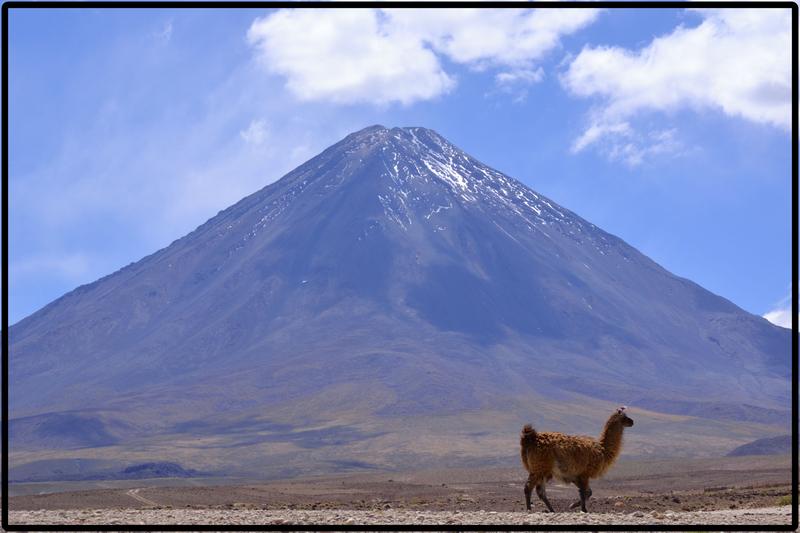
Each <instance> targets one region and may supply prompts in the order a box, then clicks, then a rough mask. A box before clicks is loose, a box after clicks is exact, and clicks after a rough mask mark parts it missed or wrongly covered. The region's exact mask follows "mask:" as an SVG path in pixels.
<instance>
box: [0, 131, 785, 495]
mask: <svg viewBox="0 0 800 533" xmlns="http://www.w3.org/2000/svg"><path fill="white" fill-rule="evenodd" d="M9 354H10V376H9V377H10V381H9V383H10V404H9V405H10V409H11V417H12V420H11V458H12V470H13V465H15V464H16V465H23V464H24V465H28V466H27V467H26V468H27V469H28V470H30V465H32V464H39V463H42V462H43V461H44V459H43V458H44V457H47V460H48V461H52V460H53V459H52V458H53V457H63V458H64V460H71V459H74V458H87V459H97V460H99V459H98V458H108V457H111V456H113V457H114V458H115V459H114V460H119V461H123V462H124V461H128V463H130V461H132V460H133V458H134V457H136V458H139V459H141V457H142V453H144V452H143V450H147V454H146V455H147V461H148V462H152V461H168V462H171V463H176V464H180V465H183V467H186V468H195V469H198V470H204V471H219V472H226V473H229V472H242V471H249V472H252V471H253V469H259V470H258V471H259V472H262V473H264V474H265V475H275V476H277V475H293V474H298V473H319V472H322V471H328V470H339V469H360V468H403V467H406V466H409V465H415V466H422V465H427V464H430V465H437V466H442V465H465V464H500V463H503V464H505V463H506V462H508V463H510V464H511V463H513V464H516V463H514V462H515V461H518V457H517V455H516V454H517V449H516V438H517V437H516V435H517V433H518V431H519V427H521V424H522V423H523V422H526V421H533V422H534V424H535V425H537V426H540V427H547V428H549V429H557V430H569V431H582V432H588V433H596V432H597V430H599V425H600V424H601V423H602V421H603V420H604V419H605V417H606V416H607V413H608V411H609V409H610V408H612V407H616V405H618V404H621V403H626V404H628V405H629V406H630V409H631V412H633V413H636V414H637V416H636V417H635V418H636V420H637V427H636V428H635V431H631V432H630V436H629V437H627V438H628V439H629V446H628V447H627V448H626V449H627V450H629V452H630V453H631V454H634V455H653V454H656V455H658V454H690V455H691V454H694V455H697V454H700V455H702V454H713V453H720V454H722V453H725V452H727V451H729V450H731V449H733V448H735V447H736V446H738V445H740V444H743V443H745V442H749V441H752V440H753V439H755V438H761V437H765V436H771V435H780V434H785V433H786V428H787V427H788V423H789V421H790V417H789V405H790V403H789V398H790V391H791V388H790V371H791V340H790V332H789V331H788V330H786V329H783V328H779V327H777V326H774V325H772V324H770V323H769V322H767V321H766V320H764V319H763V318H761V317H758V316H754V315H752V314H749V313H747V312H745V311H743V310H742V309H740V308H739V307H737V306H736V305H734V304H733V303H731V302H730V301H728V300H726V299H725V298H722V297H720V296H717V295H715V294H712V293H711V292H709V291H707V290H705V289H703V288H702V287H700V286H699V285H697V284H695V283H693V282H691V281H689V280H687V279H683V278H680V277H678V276H675V275H673V274H671V273H670V272H668V271H667V270H665V269H664V268H662V267H661V266H659V265H658V264H656V263H655V262H653V261H652V260H651V259H649V258H647V257H646V256H644V255H643V254H642V253H640V252H639V251H637V250H636V249H635V248H633V247H632V246H630V245H628V244H626V243H625V242H624V241H623V240H621V239H620V238H618V237H615V236H613V235H611V234H609V233H607V232H605V231H603V230H602V229H600V228H598V227H596V226H595V225H594V224H591V223H590V222H587V221H586V220H584V219H582V218H581V217H579V216H578V215H576V214H575V213H573V212H571V211H569V210H568V209H565V208H563V207H561V206H560V205H558V204H557V203H556V202H554V201H553V200H550V199H549V198H546V197H545V196H543V195H541V194H538V193H536V192H534V191H533V190H531V189H529V188H528V187H526V186H525V185H523V184H522V183H521V182H519V181H517V180H515V179H513V178H511V177H508V176H506V175H504V174H502V173H500V172H498V171H496V170H494V169H492V168H490V167H489V166H487V165H485V164H483V163H481V162H480V161H477V160H476V159H474V158H473V157H471V156H469V155H468V154H466V153H464V152H463V151H461V150H460V149H459V148H457V147H456V146H454V145H452V144H451V143H450V142H448V141H447V140H446V139H445V138H443V137H442V136H440V135H439V134H437V133H436V132H434V131H432V130H429V129H425V128H391V129H389V128H385V127H382V126H372V127H369V128H366V129H364V130H361V131H358V132H356V133H353V134H351V135H349V136H347V137H346V138H345V139H343V140H342V141H340V142H338V143H337V144H335V145H333V146H331V147H330V148H328V149H326V150H325V151H323V152H322V153H320V154H319V155H317V156H316V157H314V158H313V159H310V160H309V161H307V162H306V163H304V164H302V165H301V166H299V167H298V168H296V169H295V170H293V171H292V172H290V173H289V174H287V175H285V176H284V177H283V178H281V179H279V180H278V181H276V182H274V183H272V184H271V185H268V186H266V187H265V188H263V189H261V190H260V191H258V192H256V193H254V194H252V195H250V196H248V197H246V198H244V199H242V200H241V201H239V202H238V203H236V204H235V205H233V206H231V207H229V208H227V209H225V210H224V211H221V212H220V213H218V214H217V215H216V216H214V217H213V218H211V219H210V220H209V221H207V222H206V223H204V224H203V225H201V226H200V227H198V228H197V229H196V230H194V231H193V232H191V233H190V234H188V235H186V236H184V237H182V238H180V239H178V240H176V241H175V242H173V243H172V244H170V245H169V246H168V247H166V248H164V249H162V250H160V251H158V252H156V253H154V254H152V255H150V256H147V257H145V258H143V259H141V260H140V261H138V262H136V263H133V264H131V265H128V266H127V267H125V268H123V269H121V270H119V271H117V272H115V273H113V274H111V275H108V276H106V277H104V278H101V279H99V280H97V281H95V282H94V283H90V284H88V285H84V286H81V287H79V288H77V289H75V290H74V291H72V292H70V293H68V294H66V295H64V296H62V297H61V298H59V299H57V300H55V301H54V302H52V303H50V304H49V305H47V306H45V307H44V308H42V309H41V310H39V311H37V312H36V313H34V314H32V315H31V316H29V317H27V318H25V319H24V320H22V321H20V322H19V323H17V324H15V325H14V326H12V327H11V329H10V351H9ZM637 411H638V412H637ZM674 432H679V433H680V434H681V435H684V437H682V440H681V439H674V438H669V439H664V437H663V436H664V435H665V434H669V435H674V434H675V433H674ZM59 454H60V455H59ZM104 460H105V459H104ZM46 462H47V461H44V463H46ZM140 462H141V461H140ZM128 463H126V464H128ZM42 464H43V463H42ZM48 464H50V463H48ZM123 466H124V465H123ZM26 471H27V470H26ZM12 479H13V474H12Z"/></svg>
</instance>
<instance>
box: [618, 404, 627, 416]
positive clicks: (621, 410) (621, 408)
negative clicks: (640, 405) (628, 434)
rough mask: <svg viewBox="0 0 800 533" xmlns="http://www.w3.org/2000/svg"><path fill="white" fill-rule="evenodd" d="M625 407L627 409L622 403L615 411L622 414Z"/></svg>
mask: <svg viewBox="0 0 800 533" xmlns="http://www.w3.org/2000/svg"><path fill="white" fill-rule="evenodd" d="M625 409H627V407H625V406H624V405H623V406H620V408H619V409H617V412H618V413H619V414H622V413H624V412H625Z"/></svg>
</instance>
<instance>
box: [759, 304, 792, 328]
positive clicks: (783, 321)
mask: <svg viewBox="0 0 800 533" xmlns="http://www.w3.org/2000/svg"><path fill="white" fill-rule="evenodd" d="M764 318H766V319H767V320H769V321H770V322H772V323H773V324H775V325H776V326H780V327H782V328H791V327H792V310H791V308H785V309H774V310H772V311H770V312H768V313H765V314H764Z"/></svg>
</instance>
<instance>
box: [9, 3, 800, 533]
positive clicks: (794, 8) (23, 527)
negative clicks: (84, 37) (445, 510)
mask: <svg viewBox="0 0 800 533" xmlns="http://www.w3.org/2000/svg"><path fill="white" fill-rule="evenodd" d="M478 5H479V6H482V7H495V8H498V7H499V8H516V9H522V8H524V7H525V6H526V5H527V7H532V5H531V4H525V3H523V2H519V1H518V0H511V1H509V0H500V1H495V0H490V1H483V2H474V1H440V0H428V1H420V0H413V1H397V0H389V1H373V0H370V1H353V0H341V1H335V2H330V1H319V0H311V1H303V2H299V1H287V0H274V1H271V0H266V1H265V0H254V1H242V0H232V1H230V2H225V1H220V0H209V1H198V0H187V1H176V0H154V1H142V0H121V1H119V2H113V1H108V0H99V1H94V0H90V1H85V2H83V1H75V0H66V1H63V2H59V1H52V0H46V1H42V2H36V1H31V0H11V1H8V2H5V3H3V5H2V128H3V130H2V232H1V234H2V270H3V272H2V308H0V309H1V310H2V315H3V321H2V350H3V351H2V465H0V468H2V527H3V529H4V530H6V531H120V530H125V531H485V530H487V529H491V530H495V531H645V530H649V531H686V530H687V529H692V530H696V531H794V530H796V529H798V464H797V460H798V443H799V442H798V420H797V416H798V361H797V352H798V310H799V309H800V305H799V303H798V285H797V280H798V251H797V238H798V233H797V230H798V198H797V193H798V189H797V164H798V159H797V158H798V153H797V152H798V114H797V111H798V109H797V103H798V60H797V55H798V5H797V4H796V3H795V2H792V1H784V0H781V1H772V0H767V1H753V0H747V1H731V0H722V1H706V0H701V1H696V2H685V1H673V0H668V1H664V0H654V1H636V0H633V1H631V0H620V1H609V0H600V1H597V2H593V1H584V0H579V1H574V2H568V3H566V2H565V3H561V2H552V3H551V2H541V3H539V2H537V3H536V4H535V6H536V7H537V8H549V9H555V8H558V9H575V8H586V7H592V8H598V7H600V8H606V9H609V8H610V9H617V8H645V9H646V8H677V9H685V8H687V7H692V8H720V7H724V8H782V9H791V17H792V135H791V137H792V221H791V222H792V522H791V524H787V525H764V526H757V525H746V524H745V525H728V524H725V525H701V524H697V525H692V524H686V525H668V524H651V525H633V524H631V525H622V524H620V525H608V526H602V525H579V524H575V525H566V524H552V525H487V526H482V525H481V526H477V525H457V524H452V525H451V524H442V525H436V526H422V525H356V526H346V525H341V526H339V525H321V524H320V525H291V524H285V525H284V524H282V525H265V524H261V525H255V524H254V525H227V526H222V525H208V524H205V525H171V524H170V525H167V524H164V525H158V524H154V525H139V524H130V525H125V524H119V525H113V526H112V525H101V524H85V525H73V524H70V525H56V524H49V525H29V524H9V521H8V517H9V516H8V512H9V508H8V414H9V410H8V18H9V10H10V9H31V8H34V9H37V8H58V9H75V8H103V9H119V8H124V9H130V8H150V9H157V8H173V9H175V8H189V9H197V8H204V9H208V8H229V9H241V8H249V9H252V8H299V9H302V8H349V7H355V8H369V7H394V8H424V7H445V8H451V7H452V8H458V7H475V6H478Z"/></svg>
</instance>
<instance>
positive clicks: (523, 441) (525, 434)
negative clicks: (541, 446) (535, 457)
mask: <svg viewBox="0 0 800 533" xmlns="http://www.w3.org/2000/svg"><path fill="white" fill-rule="evenodd" d="M536 437H537V435H536V430H535V429H533V426H531V425H530V424H525V425H524V426H522V433H520V435H519V446H520V450H519V451H520V455H521V456H522V465H523V466H524V467H525V468H526V469H527V468H528V451H529V450H531V449H532V448H534V447H536Z"/></svg>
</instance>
